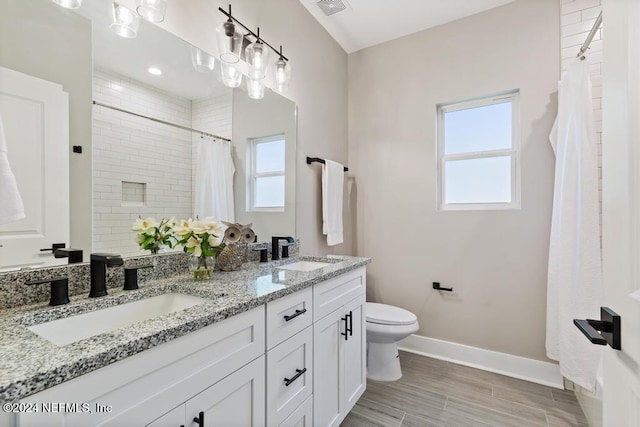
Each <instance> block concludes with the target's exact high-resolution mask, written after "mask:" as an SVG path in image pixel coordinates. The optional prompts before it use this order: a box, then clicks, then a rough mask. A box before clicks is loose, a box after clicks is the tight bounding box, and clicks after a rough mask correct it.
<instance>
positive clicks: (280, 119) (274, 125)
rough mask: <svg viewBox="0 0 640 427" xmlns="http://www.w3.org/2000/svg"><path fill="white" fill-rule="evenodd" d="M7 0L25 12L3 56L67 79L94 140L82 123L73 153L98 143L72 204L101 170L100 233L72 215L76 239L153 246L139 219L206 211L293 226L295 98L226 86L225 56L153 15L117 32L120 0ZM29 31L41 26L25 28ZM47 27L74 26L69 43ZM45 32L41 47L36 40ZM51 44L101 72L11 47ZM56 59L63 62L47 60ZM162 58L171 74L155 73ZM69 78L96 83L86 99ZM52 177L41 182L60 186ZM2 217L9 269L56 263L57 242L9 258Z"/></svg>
mask: <svg viewBox="0 0 640 427" xmlns="http://www.w3.org/2000/svg"><path fill="white" fill-rule="evenodd" d="M0 4H1V5H2V6H3V10H5V11H8V12H9V15H10V18H8V19H20V20H23V22H20V25H21V26H22V27H21V28H22V29H21V31H22V36H23V37H22V38H21V40H20V49H19V50H18V49H16V50H14V51H13V52H0V60H1V62H0V66H2V67H5V68H9V69H11V68H19V69H18V70H16V71H18V72H20V73H24V74H26V75H32V76H36V77H38V78H40V79H45V80H48V81H51V82H53V83H57V84H60V85H62V86H63V90H64V91H66V92H68V94H69V99H70V107H69V120H70V128H72V129H73V126H74V124H75V123H74V121H75V120H87V117H89V120H90V129H91V130H90V133H91V135H90V136H91V144H87V141H82V140H79V138H77V137H75V138H74V133H73V132H72V133H71V137H70V139H69V147H68V152H69V156H83V155H84V156H85V158H88V156H86V154H87V153H86V152H85V153H84V154H82V153H74V152H73V151H74V150H73V149H72V147H73V146H76V147H80V146H81V147H83V148H85V149H86V147H87V146H89V145H91V147H90V152H91V162H90V163H91V164H90V168H87V170H86V171H84V172H81V173H74V169H73V167H72V168H71V173H70V176H69V179H70V182H71V192H70V199H71V212H72V216H73V210H74V204H75V203H76V202H78V203H80V201H82V199H83V198H84V197H85V196H83V195H82V194H76V193H78V192H75V191H74V182H75V183H76V184H77V183H78V181H77V180H87V179H91V180H92V190H91V206H92V210H93V213H92V218H93V223H92V226H91V230H92V231H91V238H90V239H87V236H86V235H85V236H80V235H79V234H78V232H77V231H78V229H75V230H74V222H73V221H72V222H71V227H70V235H71V238H70V241H66V242H64V243H66V244H67V246H69V245H71V246H82V243H80V244H79V243H76V242H86V241H89V240H90V241H91V242H92V243H91V250H92V251H94V252H114V253H119V254H122V255H125V256H128V255H140V254H144V253H145V252H144V251H141V250H140V249H139V248H138V245H137V243H136V242H135V234H134V233H133V232H131V225H132V223H133V222H134V221H135V219H136V218H138V217H139V216H140V217H149V216H152V217H155V218H157V219H161V218H170V217H175V218H178V219H180V218H191V217H194V216H196V215H198V214H200V213H201V212H208V213H209V214H211V212H213V214H214V216H216V217H218V219H222V220H234V221H235V222H240V223H253V224H254V226H253V227H254V230H255V231H256V233H257V235H258V239H259V240H268V239H269V238H270V236H272V235H292V236H293V235H295V200H294V198H295V147H296V106H295V104H294V103H293V102H292V101H290V100H288V99H286V98H284V97H283V96H280V95H278V94H276V93H274V92H272V91H270V90H268V89H267V90H266V93H265V97H264V98H263V99H260V100H254V99H249V98H248V96H247V93H246V90H245V89H243V88H236V89H230V88H228V87H226V86H224V85H223V84H222V83H221V79H220V70H219V68H220V64H219V63H218V62H217V60H214V59H213V58H211V57H210V56H209V55H208V54H207V53H206V52H202V51H201V50H198V49H197V48H195V47H193V46H191V45H189V44H188V43H186V42H185V41H183V40H181V39H179V38H178V37H176V36H174V35H173V34H170V33H168V32H166V31H164V30H163V29H161V28H159V27H157V26H155V25H153V24H149V23H147V22H145V21H142V22H141V25H140V28H139V29H138V34H137V37H136V38H132V39H126V38H122V37H120V36H117V35H116V34H115V33H113V32H112V31H111V30H110V28H109V25H110V23H111V19H112V18H111V16H112V15H111V13H112V12H111V7H112V1H111V0H90V1H85V2H84V3H83V5H82V8H81V9H79V10H77V11H75V12H72V11H68V10H65V9H62V8H60V7H58V6H56V5H54V4H53V2H51V1H50V0H32V1H29V2H23V1H20V0H0ZM11 15H13V16H11ZM24 20H26V21H27V22H24ZM86 20H90V24H88V25H83V22H82V21H86ZM86 22H88V21H86ZM1 23H2V24H4V21H3V22H1ZM28 31H30V32H35V33H37V34H34V35H33V37H25V33H26V32H28ZM47 31H48V32H50V33H52V34H58V33H60V34H62V35H59V36H57V40H56V42H58V43H60V42H61V41H64V39H63V40H60V38H61V37H63V36H66V37H67V38H68V39H69V40H68V43H67V44H66V45H57V46H52V45H47V46H41V44H43V43H44V44H48V43H47V42H46V41H45V42H43V38H44V39H46V33H47ZM4 35H5V34H4V33H2V34H1V36H2V37H4ZM86 38H90V39H91V40H92V43H91V48H90V50H89V52H87V49H84V50H83V49H75V47H74V45H73V40H83V39H84V40H86ZM38 41H39V44H40V45H35V44H36V42H38ZM51 49H57V50H58V53H57V57H58V58H59V61H67V62H73V63H76V64H79V65H78V66H77V67H73V68H74V69H78V70H79V71H82V70H83V69H86V67H87V64H89V65H88V66H89V67H91V70H92V71H91V77H90V78H89V79H87V78H85V77H86V76H85V77H83V76H82V75H79V76H77V78H73V76H69V75H68V73H69V72H70V71H69V70H67V71H66V73H67V74H66V75H65V76H64V78H61V79H57V78H56V75H55V73H50V74H49V75H47V73H46V71H44V70H43V69H42V68H35V67H34V69H33V70H30V69H29V62H30V61H28V60H24V58H22V59H19V60H15V61H14V60H13V58H9V55H12V54H13V55H14V56H19V55H27V56H28V55H34V56H37V55H38V52H40V51H43V50H47V52H45V53H43V54H45V55H46V54H48V53H50V51H51ZM0 50H2V49H1V46H0ZM20 52H22V53H20ZM36 63H37V61H36ZM16 64H19V66H18V67H14V66H15V65H16ZM48 66H50V67H53V68H56V66H57V65H56V64H54V63H49V64H39V67H48ZM154 68H155V69H156V70H159V71H160V73H161V74H158V71H155V74H153V72H154V70H153V69H154ZM30 71H33V72H30ZM85 71H86V70H85ZM43 74H44V77H43ZM85 75H86V72H85ZM65 79H66V80H72V81H73V82H75V84H76V85H78V82H82V81H84V86H87V85H89V86H90V87H89V88H86V87H85V88H84V92H86V93H84V95H83V96H84V98H83V99H82V101H81V102H80V103H79V105H78V103H77V102H75V103H74V99H76V100H77V97H75V98H74V96H75V95H76V92H82V88H80V90H79V89H78V88H77V87H70V86H72V85H71V84H68V83H65V81H64V80H65ZM243 86H244V83H243ZM87 93H89V94H90V100H88V99H87ZM0 96H3V94H0ZM87 101H89V102H87ZM92 101H95V103H96V104H95V105H94V104H92V103H91V102H92ZM87 104H88V105H87ZM0 105H1V104H0ZM83 109H90V111H91V115H90V116H89V115H86V114H84V115H83V114H82V111H83ZM0 111H1V110H0ZM152 119H154V120H152ZM174 125H177V126H174ZM13 128H14V127H13V126H12V129H11V135H12V136H13V135H14V130H13ZM189 129H193V130H189ZM12 155H13V156H14V157H17V156H19V155H24V154H20V153H19V152H18V150H11V148H10V150H9V159H10V161H12V159H11V156H12ZM71 160H72V164H73V160H74V158H73V157H72V158H71ZM15 163H16V164H18V160H17V159H16V160H15ZM80 169H81V168H80ZM234 170H235V174H234V172H233V171H234ZM16 175H18V174H16ZM220 177H223V178H224V179H227V180H232V181H233V186H232V188H233V191H232V194H227V193H226V192H225V186H224V185H220V182H222V181H221V179H220ZM17 179H18V181H19V182H18V187H19V188H21V189H22V188H27V187H26V184H24V183H21V182H20V179H21V177H20V176H17ZM22 179H24V178H22ZM39 179H41V178H39ZM45 184H46V181H45ZM45 184H43V185H44V190H43V191H47V192H51V191H52V190H53V189H52V188H50V187H47V186H46V185H45ZM25 191H26V190H25ZM225 205H227V206H226V207H225ZM30 209H35V210H38V209H39V208H37V207H36V208H30ZM85 214H86V215H91V213H90V212H86V213H85ZM76 215H77V214H76ZM27 216H28V217H29V212H27ZM2 227H6V226H0V244H1V245H2V246H3V247H2V248H0V268H5V269H6V268H21V267H24V266H38V265H50V264H52V263H55V261H54V258H53V256H52V254H51V252H49V253H39V254H37V256H36V258H33V257H30V256H29V255H28V254H27V255H25V256H24V258H23V259H22V260H23V262H21V259H18V260H17V262H16V258H15V257H12V258H11V260H9V258H8V257H6V256H4V257H3V254H6V253H7V252H8V249H9V250H11V249H10V246H11V244H12V243H11V241H12V240H11V237H12V235H11V232H9V231H6V230H5V231H4V240H2V239H3V228H2ZM48 227H49V228H51V226H50V225H49V226H48ZM32 228H33V227H32ZM36 228H37V227H36ZM85 229H86V228H85ZM38 233H39V231H37V230H36V232H34V233H33V234H38ZM14 234H15V233H14ZM39 234H42V233H39ZM25 235H26V234H25ZM74 237H75V239H74ZM74 240H75V241H74ZM50 243H57V242H53V241H52V242H50ZM50 243H49V242H44V243H39V245H45V246H46V245H49V244H50ZM83 249H85V252H86V250H87V248H86V247H83ZM2 251H4V252H2ZM87 255H88V254H86V253H85V260H86V259H87ZM64 262H66V260H64V259H62V260H58V263H64Z"/></svg>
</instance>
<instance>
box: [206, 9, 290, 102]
mask: <svg viewBox="0 0 640 427" xmlns="http://www.w3.org/2000/svg"><path fill="white" fill-rule="evenodd" d="M218 10H219V11H220V12H222V13H223V14H224V15H225V16H226V17H227V20H226V21H225V22H224V23H223V24H222V25H220V26H219V27H218V28H217V29H216V35H217V39H218V47H219V50H220V59H221V60H222V67H221V69H222V81H223V83H224V84H225V85H227V86H229V84H228V83H227V82H228V81H233V83H234V84H235V83H238V84H239V81H238V80H237V79H235V80H232V79H230V76H229V73H230V72H231V71H234V72H238V70H237V68H235V67H228V64H235V63H236V62H238V61H239V60H240V58H241V54H242V52H241V51H240V49H241V46H242V36H241V37H240V38H239V39H238V42H237V43H236V42H235V39H234V38H233V37H235V35H236V34H239V33H238V26H240V27H242V28H243V29H244V30H245V31H246V33H247V34H246V35H247V36H249V35H250V36H252V37H254V38H255V40H256V41H255V42H253V43H251V44H250V45H249V46H247V48H246V49H245V51H244V58H245V60H246V62H247V65H248V66H249V74H248V77H247V90H248V91H249V92H251V93H252V94H254V95H256V97H255V99H260V98H262V97H263V96H264V84H262V83H261V82H260V80H262V79H263V78H264V77H265V75H266V69H267V62H268V60H269V49H271V50H273V51H274V52H275V53H276V54H278V56H279V57H278V60H277V61H276V62H275V64H274V65H275V79H276V90H277V91H278V92H284V91H285V90H287V88H288V85H289V81H290V79H291V68H290V66H289V64H288V61H289V60H288V59H287V57H286V56H284V55H283V54H282V46H280V51H277V50H276V49H274V47H273V46H271V45H270V44H269V43H267V42H266V41H265V40H264V39H262V38H261V37H260V29H259V28H258V32H257V34H256V33H254V32H253V31H251V30H250V29H249V28H247V27H246V26H245V25H244V24H242V22H240V21H238V20H237V19H236V18H234V17H233V16H232V15H231V5H229V12H227V11H226V10H224V9H223V8H221V7H219V8H218ZM232 48H233V49H237V50H233V51H232ZM231 52H232V53H233V56H226V55H227V54H230V53H231ZM225 58H227V59H225ZM225 62H226V65H227V67H226V68H225ZM241 79H242V75H240V80H241ZM258 85H259V86H258ZM229 87H237V86H229ZM260 93H262V95H259V94H260ZM249 96H250V97H252V98H253V96H251V94H250V95H249Z"/></svg>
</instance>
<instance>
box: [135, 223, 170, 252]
mask: <svg viewBox="0 0 640 427" xmlns="http://www.w3.org/2000/svg"><path fill="white" fill-rule="evenodd" d="M176 225H177V221H176V220H175V219H174V218H170V219H164V218H163V219H162V220H161V221H158V220H156V219H155V218H151V217H149V218H145V219H142V218H138V219H137V220H136V222H135V223H134V224H133V227H131V230H132V231H136V232H137V233H138V234H137V236H136V242H138V245H140V247H141V248H142V249H146V250H149V251H151V253H152V254H157V253H158V251H159V250H160V248H161V247H162V246H169V247H170V248H172V247H173V246H175V241H174V240H176V239H175V237H174V232H173V230H174V227H175V226H176Z"/></svg>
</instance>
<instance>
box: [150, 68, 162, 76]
mask: <svg viewBox="0 0 640 427" xmlns="http://www.w3.org/2000/svg"><path fill="white" fill-rule="evenodd" d="M147 71H148V72H149V74H153V75H154V76H161V75H162V70H161V69H160V68H158V67H149V68H147Z"/></svg>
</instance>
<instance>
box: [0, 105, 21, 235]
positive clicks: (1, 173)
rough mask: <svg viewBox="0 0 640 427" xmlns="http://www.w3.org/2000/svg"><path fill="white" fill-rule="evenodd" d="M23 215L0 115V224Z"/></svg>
mask: <svg viewBox="0 0 640 427" xmlns="http://www.w3.org/2000/svg"><path fill="white" fill-rule="evenodd" d="M24 217H25V213H24V205H23V204H22V197H20V193H19V192H18V185H17V184H16V178H15V176H14V175H13V172H11V167H10V166H9V158H8V156H7V141H6V139H5V136H4V127H3V125H2V116H0V225H1V224H7V223H9V222H13V221H17V220H19V219H22V218H24Z"/></svg>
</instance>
